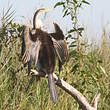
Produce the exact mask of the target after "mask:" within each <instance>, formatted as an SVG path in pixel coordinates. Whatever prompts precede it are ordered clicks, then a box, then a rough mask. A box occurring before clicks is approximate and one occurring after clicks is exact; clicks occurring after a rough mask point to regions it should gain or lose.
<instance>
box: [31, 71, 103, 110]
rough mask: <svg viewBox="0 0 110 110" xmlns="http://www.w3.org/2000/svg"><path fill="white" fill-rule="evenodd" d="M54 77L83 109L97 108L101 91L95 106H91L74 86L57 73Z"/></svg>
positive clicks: (95, 109)
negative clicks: (60, 77)
mask: <svg viewBox="0 0 110 110" xmlns="http://www.w3.org/2000/svg"><path fill="white" fill-rule="evenodd" d="M31 72H32V73H34V75H37V76H41V74H39V73H38V72H37V71H36V70H31ZM41 77H42V76H41ZM46 77H47V76H46ZM53 77H54V79H55V81H56V85H57V86H59V87H60V88H62V89H63V90H65V91H66V92H67V93H68V94H69V95H71V96H72V97H73V98H74V99H75V100H76V101H77V102H78V104H79V105H80V107H81V108H82V110H97V105H98V101H99V98H100V95H101V94H100V93H99V94H98V95H96V96H95V97H94V101H93V104H92V105H93V106H91V105H90V104H89V102H88V101H87V99H86V98H85V97H84V96H83V95H82V94H81V93H80V92H79V91H78V90H77V89H75V88H74V87H72V86H71V85H70V84H68V83H67V82H65V81H64V80H62V79H59V78H58V77H57V76H56V75H55V74H53Z"/></svg>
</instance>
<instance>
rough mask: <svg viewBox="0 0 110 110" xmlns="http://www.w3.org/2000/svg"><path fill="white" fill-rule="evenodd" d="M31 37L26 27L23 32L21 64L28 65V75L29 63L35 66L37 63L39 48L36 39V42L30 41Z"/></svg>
mask: <svg viewBox="0 0 110 110" xmlns="http://www.w3.org/2000/svg"><path fill="white" fill-rule="evenodd" d="M31 37H33V36H32V35H31V34H30V28H29V27H28V26H26V27H25V29H24V32H23V43H22V51H23V52H22V62H23V64H26V63H28V73H29V71H30V67H31V62H32V61H34V63H35V64H37V62H38V56H39V51H40V46H41V42H40V41H39V40H38V39H36V41H32V40H31ZM34 37H35V35H34ZM36 38H37V36H36ZM31 60H32V61H31Z"/></svg>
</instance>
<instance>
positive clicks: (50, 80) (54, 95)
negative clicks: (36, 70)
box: [48, 74, 58, 103]
mask: <svg viewBox="0 0 110 110" xmlns="http://www.w3.org/2000/svg"><path fill="white" fill-rule="evenodd" d="M48 83H49V89H50V96H51V99H52V101H53V102H54V103H57V102H58V94H57V91H56V85H55V82H54V78H53V74H48Z"/></svg>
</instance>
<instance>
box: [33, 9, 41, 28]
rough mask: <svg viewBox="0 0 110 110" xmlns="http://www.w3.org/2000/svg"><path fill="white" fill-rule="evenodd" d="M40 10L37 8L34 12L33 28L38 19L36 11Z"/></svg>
mask: <svg viewBox="0 0 110 110" xmlns="http://www.w3.org/2000/svg"><path fill="white" fill-rule="evenodd" d="M39 12H40V10H37V11H36V12H35V14H34V18H33V28H34V29H36V28H37V27H36V23H37V20H38V13H39Z"/></svg>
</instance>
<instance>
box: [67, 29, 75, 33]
mask: <svg viewBox="0 0 110 110" xmlns="http://www.w3.org/2000/svg"><path fill="white" fill-rule="evenodd" d="M75 31H77V29H75V28H74V29H71V30H70V31H68V33H72V32H75Z"/></svg>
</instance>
